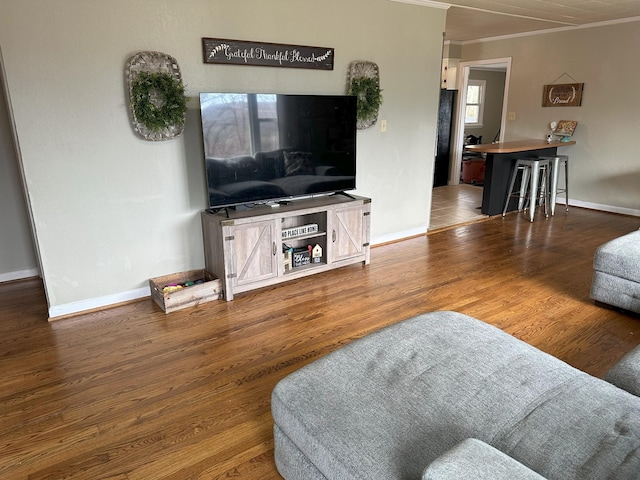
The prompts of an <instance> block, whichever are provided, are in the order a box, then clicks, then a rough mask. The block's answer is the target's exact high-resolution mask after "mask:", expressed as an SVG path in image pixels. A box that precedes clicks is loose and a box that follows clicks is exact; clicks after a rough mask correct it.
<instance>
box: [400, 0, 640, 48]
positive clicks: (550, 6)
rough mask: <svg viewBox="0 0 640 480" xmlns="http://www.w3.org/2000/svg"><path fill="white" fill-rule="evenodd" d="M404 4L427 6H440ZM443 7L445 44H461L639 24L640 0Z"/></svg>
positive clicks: (508, 1) (503, 0)
mask: <svg viewBox="0 0 640 480" xmlns="http://www.w3.org/2000/svg"><path fill="white" fill-rule="evenodd" d="M396 1H398V0H396ZM400 1H403V0H400ZM404 1H408V2H409V3H424V4H425V5H429V4H431V5H434V4H436V3H440V2H432V1H429V0H404ZM441 3H446V4H448V5H450V8H449V9H448V10H447V20H446V28H445V30H446V31H445V40H451V41H459V42H464V41H470V40H478V39H482V38H491V37H499V36H503V35H513V34H520V33H527V32H534V31H538V30H547V29H554V28H562V27H565V28H566V27H575V26H581V25H589V24H596V23H601V22H616V21H622V20H628V19H635V20H639V21H640V0H560V1H558V2H553V1H547V0H452V1H447V2H441Z"/></svg>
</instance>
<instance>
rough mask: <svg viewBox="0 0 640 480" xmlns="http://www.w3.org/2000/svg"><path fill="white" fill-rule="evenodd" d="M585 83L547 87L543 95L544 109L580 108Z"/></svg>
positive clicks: (559, 84)
mask: <svg viewBox="0 0 640 480" xmlns="http://www.w3.org/2000/svg"><path fill="white" fill-rule="evenodd" d="M583 89H584V83H558V84H554V85H545V86H544V91H543V93H542V106H543V107H579V106H580V105H582V90H583Z"/></svg>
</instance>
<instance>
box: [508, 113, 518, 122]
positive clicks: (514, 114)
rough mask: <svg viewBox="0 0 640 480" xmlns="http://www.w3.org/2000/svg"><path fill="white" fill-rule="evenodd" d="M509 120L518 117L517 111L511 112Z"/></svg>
mask: <svg viewBox="0 0 640 480" xmlns="http://www.w3.org/2000/svg"><path fill="white" fill-rule="evenodd" d="M508 118H509V120H515V119H516V112H509V117H508Z"/></svg>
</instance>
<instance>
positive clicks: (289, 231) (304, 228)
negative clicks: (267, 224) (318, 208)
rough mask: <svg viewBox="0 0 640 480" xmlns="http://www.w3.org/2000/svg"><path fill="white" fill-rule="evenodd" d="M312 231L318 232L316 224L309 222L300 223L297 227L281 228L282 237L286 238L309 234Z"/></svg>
mask: <svg viewBox="0 0 640 480" xmlns="http://www.w3.org/2000/svg"><path fill="white" fill-rule="evenodd" d="M313 233H318V224H316V223H309V224H308V225H300V226H298V227H291V228H283V229H282V239H283V240H286V239H287V238H292V237H299V236H301V235H311V234H313Z"/></svg>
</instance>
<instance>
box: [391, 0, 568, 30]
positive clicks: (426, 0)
mask: <svg viewBox="0 0 640 480" xmlns="http://www.w3.org/2000/svg"><path fill="white" fill-rule="evenodd" d="M391 1H392V2H398V3H410V4H412V5H421V6H423V7H432V8H441V9H447V10H448V9H449V8H451V7H456V8H464V9H465V10H474V11H476V12H484V13H492V14H494V15H504V16H505V17H516V18H526V19H527V20H538V21H544V22H549V23H558V24H561V25H575V23H571V22H561V21H558V20H546V19H542V18H539V17H530V16H528V15H517V14H515V13H504V12H496V11H493V10H487V9H485V8H477V7H467V6H466V5H452V4H450V3H442V2H433V1H431V0H391Z"/></svg>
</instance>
